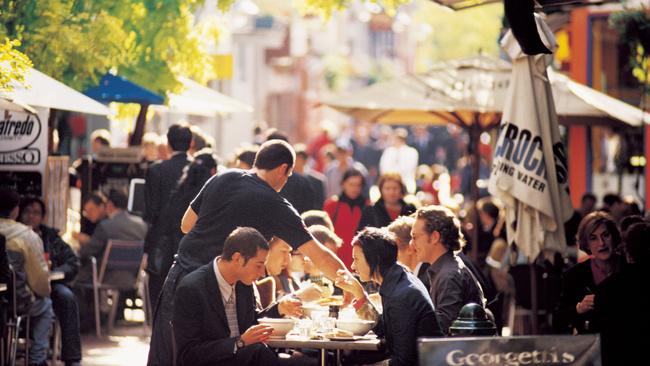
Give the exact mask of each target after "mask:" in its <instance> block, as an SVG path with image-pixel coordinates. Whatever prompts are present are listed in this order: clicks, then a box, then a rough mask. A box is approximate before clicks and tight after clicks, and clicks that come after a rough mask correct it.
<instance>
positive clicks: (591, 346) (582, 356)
mask: <svg viewBox="0 0 650 366" xmlns="http://www.w3.org/2000/svg"><path fill="white" fill-rule="evenodd" d="M418 353H419V359H420V365H421V366H424V365H427V366H429V365H432V366H433V365H436V366H438V365H447V366H524V365H535V366H600V365H601V360H600V337H599V336H598V335H580V336H525V337H481V338H479V337H477V338H444V339H435V338H430V339H420V340H419V341H418Z"/></svg>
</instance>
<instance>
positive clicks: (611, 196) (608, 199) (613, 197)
mask: <svg viewBox="0 0 650 366" xmlns="http://www.w3.org/2000/svg"><path fill="white" fill-rule="evenodd" d="M620 202H623V199H622V198H621V196H619V195H618V194H616V193H607V194H606V195H605V196H604V197H603V203H605V204H606V205H607V206H612V205H613V204H615V203H620Z"/></svg>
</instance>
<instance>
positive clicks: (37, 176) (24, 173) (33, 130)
mask: <svg viewBox="0 0 650 366" xmlns="http://www.w3.org/2000/svg"><path fill="white" fill-rule="evenodd" d="M30 109H31V108H30ZM34 111H35V112H36V113H30V112H29V111H28V110H25V109H22V108H16V109H2V108H0V185H1V186H3V187H7V188H11V189H15V190H16V191H18V192H19V193H20V194H25V195H27V194H29V195H35V196H41V195H42V194H43V178H44V176H45V166H46V165H47V126H44V125H43V124H42V123H41V121H47V118H48V115H49V109H47V108H35V109H34Z"/></svg>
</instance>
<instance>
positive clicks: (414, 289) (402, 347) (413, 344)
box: [336, 227, 442, 365]
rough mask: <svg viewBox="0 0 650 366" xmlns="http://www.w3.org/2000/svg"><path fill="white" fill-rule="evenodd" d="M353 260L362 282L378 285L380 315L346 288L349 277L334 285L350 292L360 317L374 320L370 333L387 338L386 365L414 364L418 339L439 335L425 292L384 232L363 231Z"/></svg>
mask: <svg viewBox="0 0 650 366" xmlns="http://www.w3.org/2000/svg"><path fill="white" fill-rule="evenodd" d="M352 257H353V258H354V262H353V264H352V268H353V270H355V271H356V272H357V273H358V274H359V276H360V277H361V281H372V282H375V283H377V284H378V285H379V294H380V295H381V302H382V307H383V312H382V314H381V315H380V314H379V313H378V312H377V311H376V310H375V309H374V307H373V305H372V303H371V302H370V301H369V300H368V295H367V294H366V293H364V292H359V290H357V288H355V287H354V286H349V283H350V282H349V279H348V278H345V277H344V276H342V277H339V278H337V279H336V285H337V286H340V287H341V288H343V289H344V290H347V291H350V292H351V293H352V295H353V296H354V298H355V300H354V302H353V306H354V308H355V309H356V311H357V315H359V317H360V318H362V319H366V320H376V321H377V323H376V324H375V327H374V329H373V331H374V332H375V333H376V334H377V335H378V336H380V337H385V338H386V349H387V351H388V354H389V356H390V360H389V363H388V364H389V365H417V363H418V362H417V339H418V338H419V337H431V336H442V332H441V331H440V327H439V325H438V320H437V318H436V314H435V311H434V308H433V303H432V302H431V298H430V297H429V293H428V292H427V289H426V288H425V287H424V285H423V284H422V282H420V280H419V279H418V278H417V277H416V276H415V275H413V274H412V273H411V272H409V271H408V270H407V269H406V268H404V267H403V266H402V265H400V264H398V263H397V244H396V243H395V240H394V238H393V236H392V235H390V234H389V233H388V231H386V230H383V229H378V228H374V227H369V228H366V229H364V230H362V231H361V232H360V233H359V234H358V235H357V236H356V237H355V238H354V240H353V242H352Z"/></svg>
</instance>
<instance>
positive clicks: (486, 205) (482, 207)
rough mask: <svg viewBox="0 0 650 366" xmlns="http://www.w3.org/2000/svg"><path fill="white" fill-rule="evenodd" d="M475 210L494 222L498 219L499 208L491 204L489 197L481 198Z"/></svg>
mask: <svg viewBox="0 0 650 366" xmlns="http://www.w3.org/2000/svg"><path fill="white" fill-rule="evenodd" d="M477 208H478V210H479V211H483V212H485V213H486V214H488V215H489V216H490V217H491V218H493V219H495V220H496V219H498V218H499V207H498V206H497V205H495V204H494V202H492V199H491V198H490V197H483V198H481V199H480V200H478V204H477Z"/></svg>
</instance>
